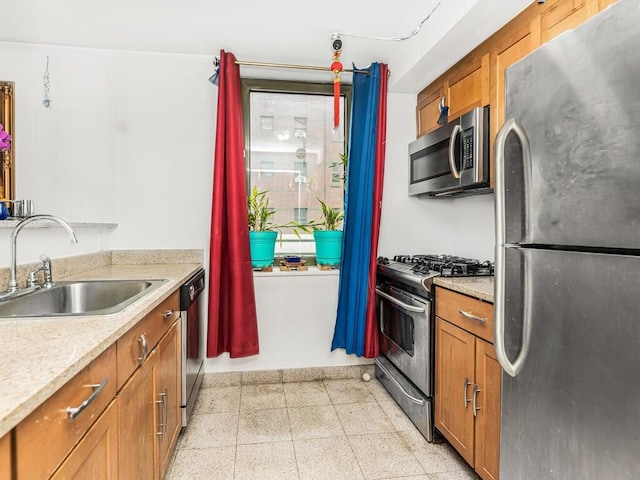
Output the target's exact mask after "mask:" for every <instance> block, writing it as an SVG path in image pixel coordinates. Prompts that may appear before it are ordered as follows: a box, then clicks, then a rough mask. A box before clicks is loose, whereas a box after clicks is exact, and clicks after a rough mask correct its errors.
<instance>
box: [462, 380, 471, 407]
mask: <svg viewBox="0 0 640 480" xmlns="http://www.w3.org/2000/svg"><path fill="white" fill-rule="evenodd" d="M469 385H471V382H470V381H469V379H468V378H467V377H464V388H463V389H462V401H463V402H464V408H467V407H468V406H469V402H470V401H471V399H469V398H467V388H468V387H469Z"/></svg>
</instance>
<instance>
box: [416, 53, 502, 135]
mask: <svg viewBox="0 0 640 480" xmlns="http://www.w3.org/2000/svg"><path fill="white" fill-rule="evenodd" d="M489 93H490V91H489V54H488V53H487V54H484V55H479V56H468V57H465V59H464V60H463V61H462V62H460V63H458V64H457V65H456V66H455V67H454V68H452V69H451V70H450V71H448V72H447V74H446V75H444V76H442V77H441V78H439V79H438V80H436V81H435V82H433V84H431V85H430V86H429V87H427V88H426V89H424V90H423V91H422V92H420V94H419V95H418V107H417V114H416V118H417V126H418V136H421V135H424V134H425V133H428V132H430V131H432V130H435V129H436V128H438V126H439V125H438V118H439V117H440V108H439V105H440V102H441V101H442V102H443V103H444V105H447V106H448V107H449V113H448V118H449V120H452V119H454V118H457V117H459V116H460V115H464V114H465V113H467V112H469V111H470V110H472V109H474V108H475V107H482V106H485V105H488V104H489Z"/></svg>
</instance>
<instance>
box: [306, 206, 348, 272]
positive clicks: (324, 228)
mask: <svg viewBox="0 0 640 480" xmlns="http://www.w3.org/2000/svg"><path fill="white" fill-rule="evenodd" d="M316 198H317V197H316ZM318 201H319V202H320V207H321V209H322V220H319V221H317V222H314V223H313V224H312V227H313V238H314V240H315V242H316V263H317V264H318V265H319V266H323V265H324V266H330V267H337V266H338V265H340V259H341V257H342V230H338V229H339V228H340V226H341V224H342V220H343V219H344V212H342V211H341V210H339V209H337V208H332V207H330V206H328V205H327V204H326V203H325V202H323V201H322V200H320V199H319V198H318Z"/></svg>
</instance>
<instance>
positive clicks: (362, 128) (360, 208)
mask: <svg viewBox="0 0 640 480" xmlns="http://www.w3.org/2000/svg"><path fill="white" fill-rule="evenodd" d="M354 69H355V68H354ZM380 70H381V69H380V64H378V63H374V64H372V65H371V66H370V67H369V69H368V71H369V74H368V75H367V74H366V73H354V76H353V91H352V92H353V93H352V106H351V129H350V134H349V147H348V163H347V186H346V193H345V221H344V235H343V240H342V242H343V243H342V261H341V264H340V286H339V293H338V313H337V318H336V326H335V330H334V333H333V342H332V344H331V350H335V349H336V348H344V349H345V350H346V352H347V353H349V354H352V353H354V354H356V355H358V356H360V357H361V356H362V355H363V353H364V341H365V329H366V314H367V300H368V291H367V285H368V281H369V273H370V272H369V271H370V261H369V260H370V258H371V240H372V236H371V231H372V218H373V208H374V205H373V203H374V202H373V198H374V197H373V193H374V176H375V166H376V165H375V157H376V138H377V130H378V108H379V102H380V100H379V99H380Z"/></svg>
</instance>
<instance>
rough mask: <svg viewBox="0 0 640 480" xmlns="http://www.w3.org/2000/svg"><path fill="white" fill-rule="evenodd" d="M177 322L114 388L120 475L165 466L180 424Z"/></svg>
mask: <svg viewBox="0 0 640 480" xmlns="http://www.w3.org/2000/svg"><path fill="white" fill-rule="evenodd" d="M178 328H179V327H178V323H175V324H174V325H173V326H172V327H171V328H170V329H169V331H168V332H167V334H166V335H165V336H164V338H163V339H162V340H161V341H160V343H159V344H158V346H157V348H155V349H154V350H152V352H151V354H150V355H148V357H147V359H146V360H145V362H144V363H143V364H142V366H141V367H140V368H139V369H138V370H136V372H135V373H134V374H133V375H132V376H131V378H130V379H129V381H128V382H127V383H126V384H125V385H124V387H122V390H120V393H119V394H118V399H119V407H118V410H119V417H120V427H119V436H118V455H119V466H118V471H119V474H120V478H135V479H136V480H144V479H149V480H153V479H162V478H164V475H165V473H166V470H167V467H168V466H169V462H170V460H171V454H172V452H173V447H174V446H175V443H176V440H177V438H178V434H179V433H180V428H181V423H180V397H179V395H180V384H179V381H180V377H179V375H178V372H179V368H180V365H179V363H178V362H179V358H180V356H179V350H178V349H179V348H180V344H179V338H180V337H179V335H178V332H179V330H178ZM132 419H133V420H132Z"/></svg>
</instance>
